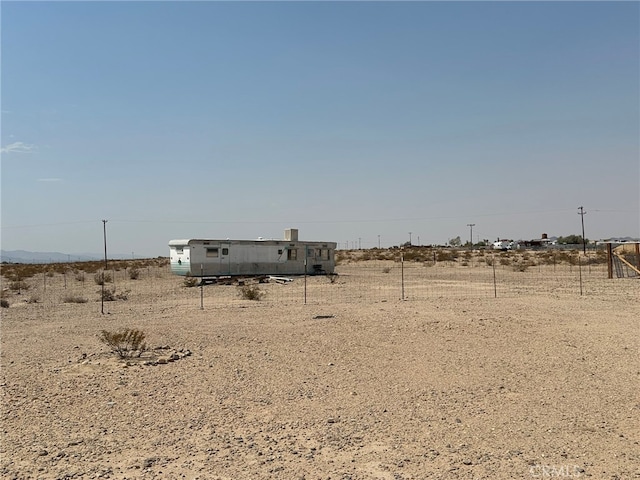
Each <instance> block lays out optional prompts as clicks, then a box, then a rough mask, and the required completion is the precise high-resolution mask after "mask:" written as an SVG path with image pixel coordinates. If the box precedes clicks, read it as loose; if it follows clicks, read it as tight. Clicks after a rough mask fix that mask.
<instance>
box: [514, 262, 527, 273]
mask: <svg viewBox="0 0 640 480" xmlns="http://www.w3.org/2000/svg"><path fill="white" fill-rule="evenodd" d="M527 268H529V264H527V263H514V264H513V271H514V272H526V271H527Z"/></svg>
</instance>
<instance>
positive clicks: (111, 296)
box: [99, 287, 131, 302]
mask: <svg viewBox="0 0 640 480" xmlns="http://www.w3.org/2000/svg"><path fill="white" fill-rule="evenodd" d="M129 293H131V290H123V291H122V292H120V293H116V289H115V287H114V288H105V289H104V290H100V292H99V294H100V296H101V298H102V300H103V301H105V302H115V301H116V300H128V299H129Z"/></svg>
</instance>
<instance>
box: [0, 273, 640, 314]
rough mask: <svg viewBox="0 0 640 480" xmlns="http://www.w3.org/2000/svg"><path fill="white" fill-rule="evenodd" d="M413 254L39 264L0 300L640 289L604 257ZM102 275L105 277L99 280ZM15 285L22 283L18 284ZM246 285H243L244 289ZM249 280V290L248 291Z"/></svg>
mask: <svg viewBox="0 0 640 480" xmlns="http://www.w3.org/2000/svg"><path fill="white" fill-rule="evenodd" d="M464 263H465V264H460V263H457V262H437V263H436V262H433V263H429V262H413V261H393V260H369V261H362V262H346V263H344V264H340V265H338V266H337V267H336V275H330V276H324V275H319V276H306V277H305V276H297V277H291V278H290V279H287V280H283V279H274V278H271V279H268V278H267V279H262V281H261V282H259V281H258V279H251V278H245V279H228V280H227V281H225V282H222V283H213V284H207V285H196V286H193V287H187V286H186V283H187V282H186V281H185V277H180V276H177V275H173V274H172V273H171V272H170V270H169V267H168V266H165V265H163V266H148V267H146V268H142V269H137V270H138V271H137V275H136V278H132V274H131V270H130V269H127V268H120V269H113V270H106V271H100V272H95V273H85V272H82V271H75V272H74V271H71V270H70V271H67V272H63V273H53V272H50V271H49V272H43V273H39V274H37V275H34V276H32V277H30V278H28V279H26V280H21V281H20V283H21V284H22V288H16V281H15V280H14V281H9V280H7V279H5V278H3V300H6V301H7V303H8V304H9V306H11V307H17V306H20V305H27V304H37V305H40V306H42V307H44V308H49V309H51V308H73V304H79V303H88V304H91V305H98V307H96V308H100V309H101V310H102V312H103V313H104V309H105V308H106V309H107V310H108V311H109V312H117V311H127V312H158V311H162V310H163V309H166V308H169V307H175V306H177V305H180V306H185V307H189V308H194V309H197V308H199V309H210V308H218V307H229V306H245V305H251V304H252V305H256V304H257V303H256V299H259V300H260V302H259V304H260V305H264V306H284V305H303V304H315V305H325V304H326V305H332V304H341V303H373V302H393V301H430V300H437V299H440V298H454V299H455V298H513V297H518V296H556V297H567V296H574V297H579V296H603V297H613V296H630V295H636V296H637V295H638V293H640V282H638V281H637V279H630V278H627V279H608V278H607V266H606V264H601V263H596V264H591V263H587V264H581V263H580V262H578V263H577V264H575V265H571V264H557V265H556V264H553V265H543V264H539V265H533V266H526V265H518V264H515V265H514V264H506V263H505V264H501V263H500V262H499V261H487V260H482V261H475V262H474V261H471V262H464ZM100 275H104V278H105V279H106V282H105V283H104V285H99V284H98V283H99V282H98V280H100ZM18 287H20V284H18ZM243 288H244V289H245V290H243ZM247 288H249V289H251V290H253V291H254V294H256V295H254V296H248V295H247V294H246V293H245V292H246V289H247Z"/></svg>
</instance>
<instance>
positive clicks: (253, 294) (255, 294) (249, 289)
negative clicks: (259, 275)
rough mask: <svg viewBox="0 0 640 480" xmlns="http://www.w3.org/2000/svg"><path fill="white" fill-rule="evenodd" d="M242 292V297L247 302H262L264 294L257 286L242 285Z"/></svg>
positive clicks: (240, 288)
mask: <svg viewBox="0 0 640 480" xmlns="http://www.w3.org/2000/svg"><path fill="white" fill-rule="evenodd" d="M238 288H239V290H240V297H241V298H243V299H245V300H255V301H259V300H262V297H264V292H263V291H262V290H260V288H258V286H257V285H241V286H240V287H238Z"/></svg>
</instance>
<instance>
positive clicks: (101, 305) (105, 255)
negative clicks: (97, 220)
mask: <svg viewBox="0 0 640 480" xmlns="http://www.w3.org/2000/svg"><path fill="white" fill-rule="evenodd" d="M102 234H103V237H104V272H103V273H102V288H101V294H100V298H101V302H100V312H101V313H102V314H103V315H104V284H105V283H106V282H105V276H106V274H107V221H106V220H102Z"/></svg>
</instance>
